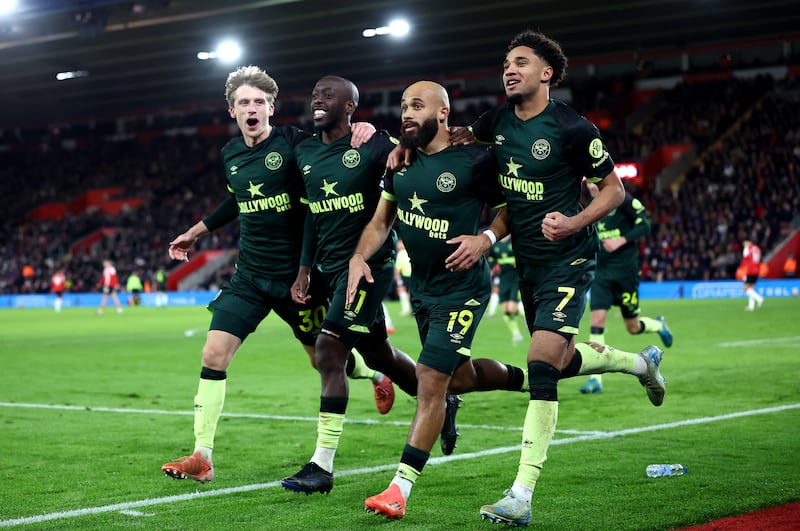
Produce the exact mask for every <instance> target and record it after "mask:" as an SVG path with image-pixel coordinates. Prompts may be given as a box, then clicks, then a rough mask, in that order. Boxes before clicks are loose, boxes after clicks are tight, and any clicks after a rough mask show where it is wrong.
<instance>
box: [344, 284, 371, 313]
mask: <svg viewBox="0 0 800 531" xmlns="http://www.w3.org/2000/svg"><path fill="white" fill-rule="evenodd" d="M366 299H367V292H366V290H363V289H360V290H358V291H357V292H356V307H355V308H353V309H352V310H353V312H354V313H358V312H360V311H361V307H362V306H364V301H365V300H366ZM352 306H353V305H352V304H348V305H347V306H345V309H347V310H349V309H351V307H352Z"/></svg>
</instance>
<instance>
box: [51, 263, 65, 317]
mask: <svg viewBox="0 0 800 531" xmlns="http://www.w3.org/2000/svg"><path fill="white" fill-rule="evenodd" d="M66 287H67V276H66V275H65V274H64V270H63V269H59V270H57V271H56V272H55V273H53V276H52V277H50V291H51V292H53V293H55V295H56V300H55V301H53V309H54V310H55V311H56V312H60V311H61V305H62V304H63V302H64V290H65V289H66Z"/></svg>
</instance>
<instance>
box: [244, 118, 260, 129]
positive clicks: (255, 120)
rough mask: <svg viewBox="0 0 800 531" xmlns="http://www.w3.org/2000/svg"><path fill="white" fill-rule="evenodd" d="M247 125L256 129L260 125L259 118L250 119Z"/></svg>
mask: <svg viewBox="0 0 800 531" xmlns="http://www.w3.org/2000/svg"><path fill="white" fill-rule="evenodd" d="M246 123H247V125H248V126H249V127H255V126H257V125H258V118H248V119H247V122H246Z"/></svg>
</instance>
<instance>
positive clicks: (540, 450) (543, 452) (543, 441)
mask: <svg viewBox="0 0 800 531" xmlns="http://www.w3.org/2000/svg"><path fill="white" fill-rule="evenodd" d="M557 421H558V402H555V401H551V400H531V401H530V402H528V411H527V413H526V414H525V424H523V426H522V452H521V453H520V458H519V469H518V470H517V478H516V481H518V482H519V483H521V484H523V485H525V486H527V487H530V488H531V489H533V488H534V487H536V482H537V481H538V480H539V473H540V472H541V471H542V467H543V466H544V462H545V461H546V460H547V449H548V448H549V447H550V443H551V442H552V440H553V435H554V434H555V432H556V423H557Z"/></svg>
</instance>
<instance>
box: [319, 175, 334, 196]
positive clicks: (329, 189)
mask: <svg viewBox="0 0 800 531" xmlns="http://www.w3.org/2000/svg"><path fill="white" fill-rule="evenodd" d="M337 184H339V183H338V182H335V183H329V182H328V181H327V180H325V179H322V186H320V188H319V189H320V190H322V191H323V192H325V197H328V196H329V195H339V192H337V191H336V190H334V189H333V187H334V186H336V185H337Z"/></svg>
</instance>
